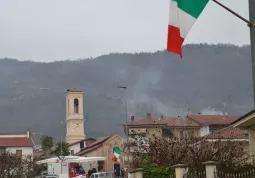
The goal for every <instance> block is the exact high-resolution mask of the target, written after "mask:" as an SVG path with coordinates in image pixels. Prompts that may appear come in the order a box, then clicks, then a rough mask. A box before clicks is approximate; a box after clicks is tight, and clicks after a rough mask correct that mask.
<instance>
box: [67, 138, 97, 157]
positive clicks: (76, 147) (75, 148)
mask: <svg viewBox="0 0 255 178" xmlns="http://www.w3.org/2000/svg"><path fill="white" fill-rule="evenodd" d="M95 141H96V139H94V138H85V139H83V140H80V141H78V142H74V143H71V144H69V145H68V146H69V150H70V153H71V155H75V154H76V153H78V152H80V151H81V150H83V149H84V148H86V147H87V146H89V145H90V144H92V143H93V142H95Z"/></svg>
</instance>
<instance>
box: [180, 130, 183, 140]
mask: <svg viewBox="0 0 255 178" xmlns="http://www.w3.org/2000/svg"><path fill="white" fill-rule="evenodd" d="M180 138H183V131H182V130H181V131H180Z"/></svg>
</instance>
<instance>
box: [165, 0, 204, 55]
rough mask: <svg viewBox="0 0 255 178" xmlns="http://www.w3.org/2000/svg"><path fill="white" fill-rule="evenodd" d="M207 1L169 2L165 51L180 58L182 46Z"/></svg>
mask: <svg viewBox="0 0 255 178" xmlns="http://www.w3.org/2000/svg"><path fill="white" fill-rule="evenodd" d="M208 1H209V0H170V11H169V22H168V38H167V50H168V51H169V52H173V53H176V54H178V55H180V56H181V57H182V44H183V42H184V39H185V37H186V36H187V34H188V32H189V31H190V29H191V28H192V26H193V24H194V23H195V22H196V20H197V18H198V17H199V15H200V14H201V13H202V11H203V10H204V8H205V6H206V5H207V3H208Z"/></svg>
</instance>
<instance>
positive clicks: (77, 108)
mask: <svg viewBox="0 0 255 178" xmlns="http://www.w3.org/2000/svg"><path fill="white" fill-rule="evenodd" d="M74 113H79V100H78V99H77V98H75V99H74Z"/></svg>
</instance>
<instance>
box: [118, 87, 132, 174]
mask: <svg viewBox="0 0 255 178" xmlns="http://www.w3.org/2000/svg"><path fill="white" fill-rule="evenodd" d="M118 88H121V89H124V92H125V93H126V89H127V87H125V86H118ZM125 93H124V94H125ZM124 105H125V114H126V139H127V148H128V159H127V162H128V165H127V166H128V167H127V170H128V171H127V172H128V178H129V172H130V161H129V156H130V147H129V130H128V114H127V101H126V98H125V99H124Z"/></svg>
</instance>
